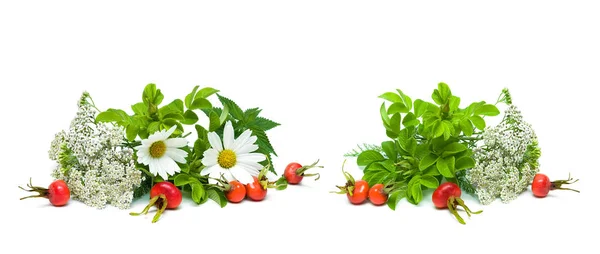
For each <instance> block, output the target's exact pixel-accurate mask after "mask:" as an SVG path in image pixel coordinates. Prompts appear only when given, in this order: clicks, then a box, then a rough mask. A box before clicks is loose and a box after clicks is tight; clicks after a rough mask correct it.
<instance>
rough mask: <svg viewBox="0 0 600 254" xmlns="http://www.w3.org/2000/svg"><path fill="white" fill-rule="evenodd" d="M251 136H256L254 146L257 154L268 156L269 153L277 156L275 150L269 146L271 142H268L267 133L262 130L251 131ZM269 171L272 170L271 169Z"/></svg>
mask: <svg viewBox="0 0 600 254" xmlns="http://www.w3.org/2000/svg"><path fill="white" fill-rule="evenodd" d="M252 135H254V136H256V138H257V140H256V145H258V152H260V153H264V154H266V155H267V156H269V154H270V153H272V154H274V155H275V156H277V153H276V152H275V149H273V145H271V141H270V140H269V137H268V136H267V133H265V132H264V131H262V130H252ZM269 159H270V158H269ZM270 169H271V170H273V167H271V168H270Z"/></svg>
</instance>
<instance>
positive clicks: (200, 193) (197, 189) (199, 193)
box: [191, 182, 207, 204]
mask: <svg viewBox="0 0 600 254" xmlns="http://www.w3.org/2000/svg"><path fill="white" fill-rule="evenodd" d="M191 186H192V200H194V202H196V204H200V203H202V202H203V201H205V200H206V198H207V197H206V192H205V191H204V186H203V185H202V184H201V183H200V182H197V183H192V184H191Z"/></svg>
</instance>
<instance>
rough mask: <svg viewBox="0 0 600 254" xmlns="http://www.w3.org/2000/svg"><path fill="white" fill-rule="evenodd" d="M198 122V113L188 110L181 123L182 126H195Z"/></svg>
mask: <svg viewBox="0 0 600 254" xmlns="http://www.w3.org/2000/svg"><path fill="white" fill-rule="evenodd" d="M196 122H198V115H196V113H194V111H192V110H189V109H188V110H186V111H185V113H184V114H183V121H181V123H182V124H188V125H192V124H195V123H196Z"/></svg>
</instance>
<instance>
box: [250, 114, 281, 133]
mask: <svg viewBox="0 0 600 254" xmlns="http://www.w3.org/2000/svg"><path fill="white" fill-rule="evenodd" d="M279 125H280V124H279V123H276V122H273V121H271V120H269V119H266V118H263V117H256V118H255V119H254V121H252V122H250V123H248V124H247V127H248V128H250V129H259V130H263V131H268V130H270V129H273V128H275V127H277V126H279Z"/></svg>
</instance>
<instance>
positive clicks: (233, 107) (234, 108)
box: [217, 94, 244, 120]
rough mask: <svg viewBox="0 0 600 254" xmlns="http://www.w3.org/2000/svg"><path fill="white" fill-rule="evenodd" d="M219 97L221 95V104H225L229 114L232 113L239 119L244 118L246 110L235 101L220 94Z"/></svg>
mask: <svg viewBox="0 0 600 254" xmlns="http://www.w3.org/2000/svg"><path fill="white" fill-rule="evenodd" d="M217 97H219V101H221V104H223V107H224V108H227V110H228V111H229V114H231V116H233V118H235V119H237V120H243V119H244V111H242V109H241V108H240V107H239V106H238V105H237V104H235V102H233V101H232V100H230V99H228V98H226V97H223V96H221V95H219V94H217Z"/></svg>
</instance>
